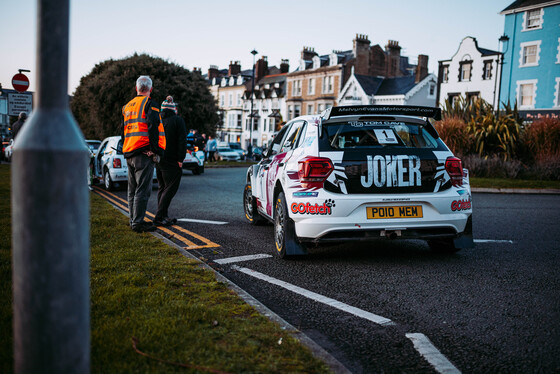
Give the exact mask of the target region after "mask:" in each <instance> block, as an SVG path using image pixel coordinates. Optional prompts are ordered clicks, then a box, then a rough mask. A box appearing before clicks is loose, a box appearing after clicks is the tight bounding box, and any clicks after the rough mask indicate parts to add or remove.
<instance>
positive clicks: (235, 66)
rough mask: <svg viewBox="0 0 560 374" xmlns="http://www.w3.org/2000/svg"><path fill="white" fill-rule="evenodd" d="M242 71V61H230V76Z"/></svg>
mask: <svg viewBox="0 0 560 374" xmlns="http://www.w3.org/2000/svg"><path fill="white" fill-rule="evenodd" d="M239 73H241V63H240V62H239V61H235V62H233V61H230V62H229V69H228V76H230V77H231V76H232V75H237V74H239Z"/></svg>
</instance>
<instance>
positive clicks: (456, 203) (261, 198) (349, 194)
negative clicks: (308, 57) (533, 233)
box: [243, 105, 473, 258]
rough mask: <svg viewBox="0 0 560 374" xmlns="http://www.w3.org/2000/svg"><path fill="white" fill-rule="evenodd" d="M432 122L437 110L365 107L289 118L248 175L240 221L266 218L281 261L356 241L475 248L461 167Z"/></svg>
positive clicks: (468, 196) (451, 249) (467, 189)
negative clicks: (409, 241)
mask: <svg viewBox="0 0 560 374" xmlns="http://www.w3.org/2000/svg"><path fill="white" fill-rule="evenodd" d="M430 117H431V118H434V119H438V118H440V117H441V110H440V109H439V108H429V107H410V106H369V105H364V106H348V107H334V108H330V109H329V110H326V111H325V112H323V113H322V114H321V115H320V116H302V117H298V118H295V119H293V120H292V121H290V122H289V123H287V124H286V125H285V126H284V127H283V128H282V129H281V130H280V132H279V133H278V135H277V136H276V137H275V138H274V141H273V142H272V143H271V145H270V147H269V148H268V149H267V151H266V152H265V154H264V158H263V160H261V161H260V162H259V163H258V164H256V165H253V166H251V167H250V168H249V169H248V171H247V184H246V186H245V190H244V194H243V202H244V204H243V205H244V211H245V216H246V218H247V220H248V221H249V222H250V223H252V224H257V223H259V222H260V221H263V220H264V219H267V220H270V221H271V222H273V224H274V240H275V247H276V251H275V253H276V254H277V255H278V256H279V257H281V258H283V257H286V256H292V255H301V254H305V253H307V252H306V251H307V246H308V245H309V244H319V243H328V242H347V241H355V240H359V241H370V240H374V239H423V240H427V242H428V244H429V246H430V247H431V248H432V249H433V250H436V251H442V252H455V251H457V250H459V249H461V248H469V247H472V246H473V238H472V205H471V189H470V186H469V177H468V171H467V170H466V169H463V167H462V163H461V160H460V159H458V158H457V157H455V156H454V155H453V153H452V152H451V151H450V150H449V148H448V147H447V146H446V145H445V144H444V143H443V141H442V140H441V139H440V138H439V135H438V133H437V131H436V129H435V128H434V127H433V125H432V123H431V122H430V120H429V119H430Z"/></svg>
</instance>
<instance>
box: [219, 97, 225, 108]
mask: <svg viewBox="0 0 560 374" xmlns="http://www.w3.org/2000/svg"><path fill="white" fill-rule="evenodd" d="M224 105H226V95H224V94H222V95H220V106H221V107H223V106H224Z"/></svg>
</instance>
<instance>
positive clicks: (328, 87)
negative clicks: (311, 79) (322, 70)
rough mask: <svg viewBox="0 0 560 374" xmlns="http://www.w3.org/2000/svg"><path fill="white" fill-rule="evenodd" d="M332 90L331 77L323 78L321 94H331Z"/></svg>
mask: <svg viewBox="0 0 560 374" xmlns="http://www.w3.org/2000/svg"><path fill="white" fill-rule="evenodd" d="M333 88H334V87H333V76H332V75H328V76H326V77H323V93H332V92H333Z"/></svg>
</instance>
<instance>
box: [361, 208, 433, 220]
mask: <svg viewBox="0 0 560 374" xmlns="http://www.w3.org/2000/svg"><path fill="white" fill-rule="evenodd" d="M366 209H367V218H368V219H388V218H422V217H423V215H422V205H408V206H376V207H367V208H366Z"/></svg>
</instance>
